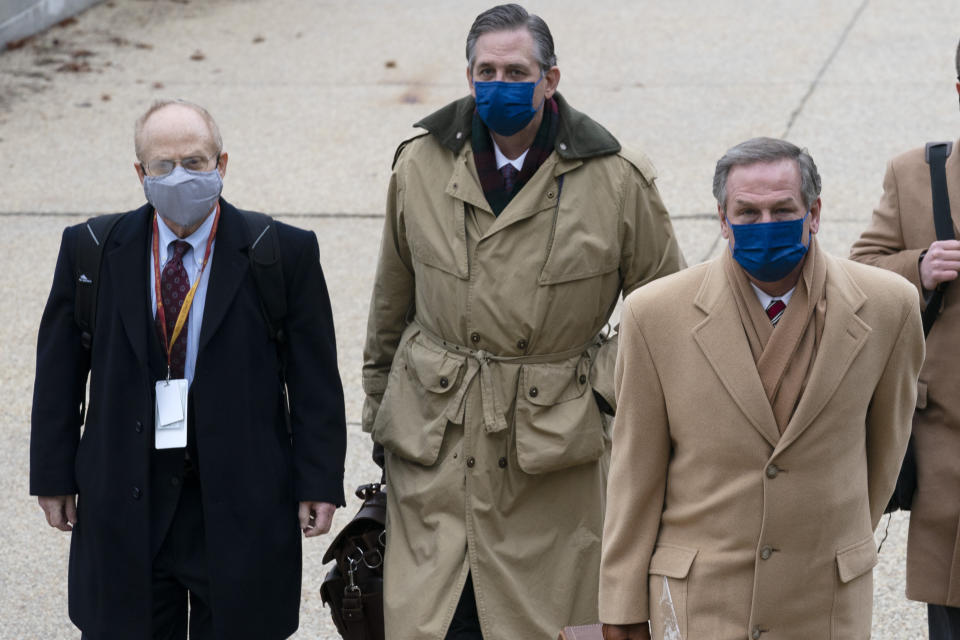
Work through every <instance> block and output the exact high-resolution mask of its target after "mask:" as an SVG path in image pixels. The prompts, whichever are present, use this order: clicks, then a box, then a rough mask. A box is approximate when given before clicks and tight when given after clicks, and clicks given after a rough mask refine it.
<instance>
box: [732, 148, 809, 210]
mask: <svg viewBox="0 0 960 640" xmlns="http://www.w3.org/2000/svg"><path fill="white" fill-rule="evenodd" d="M783 159H789V160H795V161H796V163H797V167H798V168H799V169H800V193H801V194H802V195H803V205H804V206H805V207H806V208H807V209H809V208H810V206H811V205H812V204H813V203H814V202H815V201H816V199H817V198H818V197H820V174H819V173H817V165H816V164H815V163H814V162H813V158H811V157H810V154H809V153H807V150H806V149H801V148H800V147H798V146H797V145H795V144H792V143H790V142H787V141H786V140H778V139H776V138H752V139H750V140H747V141H746V142H741V143H740V144H738V145H737V146H735V147H732V148H731V149H729V150H728V151H727V152H726V153H725V154H723V157H722V158H720V159H719V160H718V161H717V169H716V171H715V172H714V174H713V196H714V197H715V198H716V199H717V203H718V204H719V205H720V209H721V210H722V211H723V212H724V213H726V211H727V176H728V175H729V174H730V169H732V168H733V167H740V166H746V165H751V164H755V163H757V162H776V161H777V160H783Z"/></svg>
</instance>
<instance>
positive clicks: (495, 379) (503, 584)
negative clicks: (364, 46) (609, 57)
mask: <svg viewBox="0 0 960 640" xmlns="http://www.w3.org/2000/svg"><path fill="white" fill-rule="evenodd" d="M558 102H559V106H560V125H559V131H558V137H557V143H556V151H554V153H552V154H551V155H550V157H549V158H548V159H547V160H546V161H545V163H544V164H543V165H542V166H541V167H540V169H539V170H538V172H537V173H536V174H535V175H534V176H533V177H532V178H531V179H530V181H529V182H528V183H527V184H526V185H525V186H524V188H523V189H522V190H521V191H520V192H519V193H518V194H517V195H516V196H515V197H514V199H513V200H512V201H511V202H510V204H509V205H508V206H507V208H506V209H505V210H504V211H503V212H502V213H501V214H500V216H499V217H494V216H493V214H492V213H491V211H490V207H489V205H488V204H487V202H486V199H485V197H484V195H483V191H482V190H481V187H480V184H479V181H478V178H477V173H476V168H475V165H474V159H473V153H472V150H471V147H470V120H471V117H472V112H473V99H472V98H466V99H463V100H460V101H458V102H456V103H453V104H451V105H450V106H448V107H447V108H445V109H444V110H441V111H440V112H437V113H436V114H434V115H433V116H431V117H429V118H427V119H426V120H425V121H423V122H422V123H419V126H423V127H424V128H426V129H428V131H430V132H431V134H430V135H426V136H423V137H419V138H416V139H414V140H412V141H410V142H409V143H408V144H406V145H405V146H403V147H402V148H401V149H400V150H399V151H398V157H397V161H396V163H395V167H394V171H393V175H392V178H391V183H390V188H389V195H388V204H387V214H386V222H385V226H384V233H383V240H382V245H381V253H380V258H379V264H378V268H377V275H376V282H375V285H374V292H373V298H372V301H371V307H370V316H369V324H368V330H367V342H366V348H365V355H364V373H363V384H364V389H365V391H366V393H367V401H366V404H365V407H364V419H363V422H364V428H365V429H367V430H371V431H372V435H373V438H374V440H375V441H377V442H379V443H381V444H383V446H384V447H385V448H386V456H387V457H386V472H387V483H388V487H389V490H388V509H387V527H388V533H387V551H386V566H385V586H384V591H385V608H386V611H385V615H386V629H387V637H388V638H394V639H403V640H407V639H409V638H418V639H419V638H443V637H444V635H445V633H446V630H447V627H448V625H449V623H450V620H451V617H452V615H453V612H454V610H455V608H456V605H457V602H458V599H459V596H460V592H461V589H462V587H463V585H464V583H465V580H466V578H467V575H468V573H469V574H471V575H472V580H473V583H474V585H475V589H476V599H477V608H478V613H479V618H480V622H481V625H482V628H483V632H484V636H485V637H487V638H525V639H533V638H555V637H556V635H557V633H558V631H559V629H560V627H561V626H563V625H567V624H578V623H586V622H591V621H595V620H596V616H597V604H596V597H597V593H596V585H597V577H598V571H599V560H600V536H601V531H602V519H603V506H604V489H605V482H606V471H607V461H608V455H609V436H608V433H607V427H608V425H609V420H608V419H605V418H604V417H602V415H601V412H600V410H599V408H598V403H597V401H596V400H595V398H594V395H593V391H597V392H598V393H600V394H602V396H603V397H604V398H606V399H607V400H608V402H609V403H610V404H611V405H613V404H614V394H613V366H614V362H615V352H616V340H615V339H607V340H604V339H602V338H600V337H599V336H600V334H601V331H602V330H603V328H604V325H605V324H606V322H607V320H608V319H609V317H610V314H611V312H612V311H613V309H614V306H615V305H616V303H617V299H618V296H619V295H620V293H621V291H622V290H625V291H630V290H632V289H634V288H635V287H638V286H640V285H642V284H643V283H645V282H648V281H650V280H653V279H655V278H658V277H660V276H663V275H666V274H668V273H672V272H674V271H676V270H678V269H680V268H681V267H682V266H683V258H682V256H681V254H680V251H679V248H678V246H677V243H676V240H675V237H674V234H673V229H672V226H671V224H670V219H669V217H668V214H667V211H666V209H665V208H664V206H663V204H662V203H661V200H660V196H659V194H658V192H657V189H656V187H655V185H654V182H653V179H654V173H653V169H652V168H651V166H650V164H649V163H648V162H647V160H646V159H645V158H644V157H643V156H640V155H634V154H628V153H626V152H623V151H619V148H620V147H619V144H618V143H617V142H616V140H615V139H614V138H613V137H612V136H611V135H610V134H609V133H607V132H606V130H604V129H603V128H602V127H600V126H599V125H597V124H596V123H594V122H593V121H592V120H590V119H589V118H586V117H585V116H583V115H581V114H579V113H577V112H576V111H574V110H573V109H571V108H570V107H569V106H567V104H566V103H565V102H564V101H563V99H562V98H559V97H558ZM561 183H562V189H561Z"/></svg>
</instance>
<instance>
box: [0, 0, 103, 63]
mask: <svg viewBox="0 0 960 640" xmlns="http://www.w3.org/2000/svg"><path fill="white" fill-rule="evenodd" d="M98 2H100V0H0V53H3V51H5V50H6V48H7V43H8V42H13V41H15V40H20V39H21V38H26V37H27V36H32V35H33V34H35V33H39V32H40V31H43V30H44V29H46V28H48V27H50V26H52V25H55V24H57V23H58V22H60V21H61V20H63V19H64V18H69V17H70V16H72V15H74V14H76V13H79V12H81V11H83V10H84V9H86V8H87V7H90V6H92V5H95V4H97V3H98Z"/></svg>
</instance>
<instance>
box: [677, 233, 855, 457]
mask: <svg viewBox="0 0 960 640" xmlns="http://www.w3.org/2000/svg"><path fill="white" fill-rule="evenodd" d="M821 255H822V256H823V257H824V259H825V260H826V266H827V284H826V287H827V289H826V295H827V300H828V302H827V311H826V317H825V319H824V329H823V336H822V337H821V343H820V346H819V347H818V349H817V358H816V360H814V363H813V366H812V368H811V370H810V377H809V379H808V381H807V387H806V389H804V392H803V395H802V396H801V398H800V401H799V403H798V404H797V408H796V410H795V411H794V413H793V416H792V417H791V418H790V421H789V422H788V423H787V427H786V429H784V432H783V435H780V432H779V430H778V428H777V422H776V419H775V418H774V415H773V409H772V408H771V407H770V402H769V400H767V396H766V394H765V393H764V391H763V384H762V382H761V381H760V375H759V373H757V366H756V364H755V363H754V361H753V356H752V355H751V353H750V345H749V344H747V339H746V336H745V335H744V333H743V332H742V331H737V330H736V328H737V327H739V326H740V325H741V319H740V314H739V312H738V311H737V306H736V303H735V302H734V299H733V294H732V292H731V291H730V286H729V284H728V282H727V279H726V276H725V275H724V272H723V265H722V263H721V260H719V259H717V260H714V261H713V262H712V263H711V264H710V265H709V266H708V267H707V274H706V276H705V277H704V279H703V282H702V283H701V285H700V289H699V290H698V292H697V295H696V297H695V298H694V304H695V305H696V306H697V307H698V308H699V309H700V310H701V311H703V312H704V313H705V314H706V317H705V318H704V320H703V321H702V322H700V323H699V324H698V325H697V326H695V327H694V329H693V334H694V339H695V340H696V342H697V344H698V345H699V347H700V349H701V351H703V354H704V356H705V357H706V358H707V361H708V362H709V363H710V366H711V367H712V368H713V370H714V372H715V373H716V374H717V377H719V378H720V381H721V382H722V384H723V386H724V388H726V390H727V392H728V393H729V394H730V396H731V397H732V398H733V400H734V402H736V404H737V406H738V407H739V408H740V410H741V411H742V412H743V414H744V415H745V416H746V417H747V420H748V421H749V422H750V424H751V426H753V428H755V429H756V430H757V431H758V432H760V434H761V435H762V436H763V437H764V439H765V440H767V442H769V443H770V445H771V446H772V447H774V448H775V449H776V450H783V449H785V448H786V447H788V446H789V445H790V444H792V443H793V442H794V441H795V440H796V439H797V438H798V437H799V436H800V434H802V433H803V432H804V431H805V430H806V429H807V427H809V426H810V424H811V423H812V422H813V420H814V419H815V418H816V417H817V416H818V415H819V414H820V412H821V411H822V410H823V408H824V406H826V404H827V402H828V401H829V400H830V398H831V397H833V394H834V393H835V392H836V390H837V388H838V387H839V385H840V381H841V380H842V379H843V377H844V376H845V375H846V373H847V371H848V370H849V369H850V366H851V365H852V364H853V361H854V359H855V358H856V356H857V354H858V353H859V352H860V349H862V348H863V345H864V343H865V342H866V340H867V337H868V335H869V333H870V327H869V326H868V325H867V324H866V323H865V322H864V321H863V320H862V319H861V318H860V317H859V316H858V315H857V312H858V311H859V310H860V308H861V307H862V306H863V303H864V302H865V301H866V294H864V293H863V290H862V289H860V287H859V286H858V285H857V284H856V282H854V281H853V279H852V278H850V276H849V275H848V274H847V272H846V271H845V270H844V269H843V267H842V266H841V265H840V263H839V262H838V260H837V259H836V258H834V257H832V256H830V255H827V254H826V252H822V253H821Z"/></svg>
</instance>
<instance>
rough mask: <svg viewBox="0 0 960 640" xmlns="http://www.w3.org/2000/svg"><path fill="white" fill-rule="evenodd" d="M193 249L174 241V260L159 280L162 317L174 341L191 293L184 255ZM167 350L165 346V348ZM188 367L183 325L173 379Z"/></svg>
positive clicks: (173, 361)
mask: <svg viewBox="0 0 960 640" xmlns="http://www.w3.org/2000/svg"><path fill="white" fill-rule="evenodd" d="M189 249H190V243H189V242H186V241H184V240H174V242H173V256H171V258H170V260H168V261H167V264H165V265H163V273H162V274H161V276H160V294H161V296H162V298H163V313H164V316H165V317H166V320H167V339H168V340H170V339H171V338H173V328H174V327H175V326H176V324H177V317H179V316H180V309H181V308H182V307H183V301H184V300H185V299H186V297H187V292H188V291H190V278H189V277H188V276H187V270H186V268H184V266H183V255H184V254H185V253H186V252H187V250H189ZM156 322H157V334H158V335H159V336H160V339H161V341H162V340H163V330H162V329H161V328H160V314H157V317H156ZM164 346H166V345H164ZM186 363H187V324H186V323H185V324H184V325H183V329H181V330H180V335H179V336H177V341H176V342H175V343H173V349H172V350H171V352H170V377H172V378H182V377H183V375H184V374H183V369H184V366H185V365H186Z"/></svg>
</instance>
